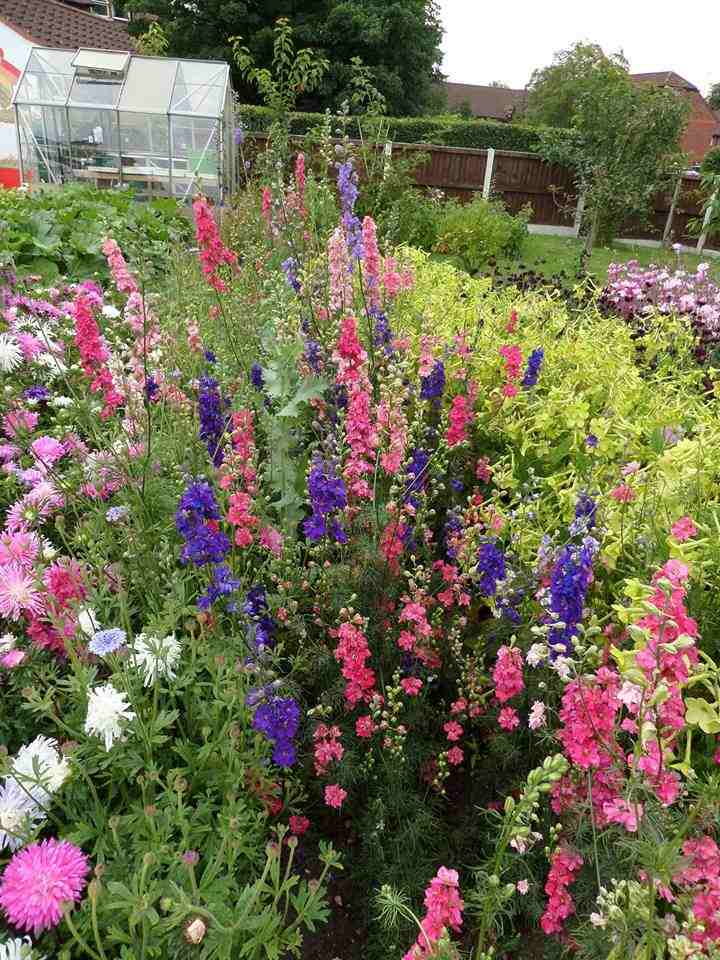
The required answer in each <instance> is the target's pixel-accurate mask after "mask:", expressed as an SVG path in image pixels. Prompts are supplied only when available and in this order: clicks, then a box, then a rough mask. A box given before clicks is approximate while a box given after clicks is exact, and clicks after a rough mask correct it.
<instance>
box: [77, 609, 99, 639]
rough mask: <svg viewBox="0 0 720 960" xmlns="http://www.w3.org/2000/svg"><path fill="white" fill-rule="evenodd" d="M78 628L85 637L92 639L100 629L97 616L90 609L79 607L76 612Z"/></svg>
mask: <svg viewBox="0 0 720 960" xmlns="http://www.w3.org/2000/svg"><path fill="white" fill-rule="evenodd" d="M77 621H78V626H79V627H80V630H81V631H82V632H83V633H84V634H85V636H86V637H93V636H95V634H96V633H97V632H98V630H99V629H100V620H99V619H98V615H97V614H96V613H95V611H94V610H93V609H92V608H91V607H80V609H79V610H78V617H77Z"/></svg>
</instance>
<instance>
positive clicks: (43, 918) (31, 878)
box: [0, 838, 90, 936]
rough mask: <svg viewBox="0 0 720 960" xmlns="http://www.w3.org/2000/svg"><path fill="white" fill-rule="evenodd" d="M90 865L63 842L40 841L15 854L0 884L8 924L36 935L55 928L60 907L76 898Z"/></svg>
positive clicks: (1, 898) (77, 852)
mask: <svg viewBox="0 0 720 960" xmlns="http://www.w3.org/2000/svg"><path fill="white" fill-rule="evenodd" d="M89 870H90V864H89V863H88V859H87V857H86V856H85V854H84V853H83V852H82V850H80V848H79V847H76V846H75V844H73V843H70V842H69V841H67V840H55V839H54V838H51V839H49V840H43V841H42V842H41V843H32V844H30V846H29V847H25V849H24V850H21V851H20V852H19V853H16V854H15V856H14V857H13V858H12V860H11V861H10V863H9V864H8V865H7V867H6V868H5V873H4V874H3V877H2V881H0V906H1V907H2V908H3V910H4V912H5V915H6V916H7V918H8V920H9V921H10V923H11V924H12V925H13V926H15V927H17V928H18V929H20V930H31V931H32V933H33V935H34V936H37V935H38V934H39V933H41V932H42V931H43V930H49V929H50V928H51V927H56V926H57V925H58V924H59V923H60V921H61V920H62V916H63V905H64V904H66V903H74V902H75V901H77V900H79V899H80V895H81V894H82V891H83V890H84V888H85V884H86V882H87V881H86V880H85V876H86V874H87V873H88V872H89Z"/></svg>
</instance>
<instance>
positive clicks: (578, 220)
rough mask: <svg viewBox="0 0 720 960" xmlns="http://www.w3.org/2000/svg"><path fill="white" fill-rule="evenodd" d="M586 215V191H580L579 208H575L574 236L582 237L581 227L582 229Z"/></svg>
mask: <svg viewBox="0 0 720 960" xmlns="http://www.w3.org/2000/svg"><path fill="white" fill-rule="evenodd" d="M584 213H585V191H584V190H581V191H580V196H579V197H578V202H577V206H576V207H575V220H574V222H573V234H574V236H576V237H579V236H580V227H582V220H583V214H584Z"/></svg>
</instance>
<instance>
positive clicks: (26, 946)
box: [0, 937, 45, 960]
mask: <svg viewBox="0 0 720 960" xmlns="http://www.w3.org/2000/svg"><path fill="white" fill-rule="evenodd" d="M33 956H34V954H33V952H32V940H31V939H30V937H23V938H22V939H20V937H15V939H14V940H6V941H5V943H0V960H32V958H33ZM38 960H45V958H44V957H39V958H38Z"/></svg>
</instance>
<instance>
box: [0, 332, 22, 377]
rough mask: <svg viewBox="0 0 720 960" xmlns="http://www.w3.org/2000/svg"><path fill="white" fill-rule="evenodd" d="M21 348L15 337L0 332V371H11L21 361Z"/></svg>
mask: <svg viewBox="0 0 720 960" xmlns="http://www.w3.org/2000/svg"><path fill="white" fill-rule="evenodd" d="M22 358H23V355H22V350H21V349H20V345H19V344H18V342H17V340H16V339H15V337H13V336H11V335H10V334H9V333H0V373H12V371H13V370H16V369H17V368H18V367H19V366H20V364H21V363H22Z"/></svg>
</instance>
